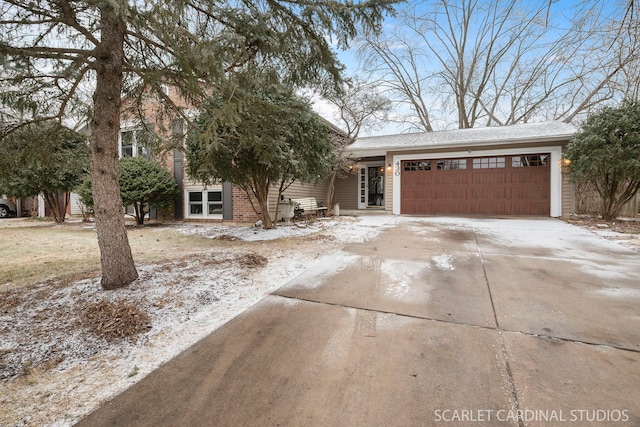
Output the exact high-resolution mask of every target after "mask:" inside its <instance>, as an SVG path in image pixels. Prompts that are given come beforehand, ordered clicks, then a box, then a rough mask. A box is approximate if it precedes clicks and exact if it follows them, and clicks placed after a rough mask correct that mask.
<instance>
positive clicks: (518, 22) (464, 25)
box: [358, 0, 640, 131]
mask: <svg viewBox="0 0 640 427" xmlns="http://www.w3.org/2000/svg"><path fill="white" fill-rule="evenodd" d="M618 6H619V7H618ZM636 8H637V6H636V5H635V3H633V2H631V3H629V2H628V0H625V1H621V2H620V4H619V5H612V4H611V2H605V1H604V0H590V1H586V2H575V3H574V4H573V5H572V4H569V5H568V3H567V2H549V1H547V0H539V1H537V2H521V1H517V0H500V1H488V0H456V1H445V0H440V1H435V2H432V1H425V2H418V3H411V4H410V5H407V7H405V8H403V9H402V10H401V11H400V16H399V18H398V19H397V20H396V21H394V24H395V25H393V26H392V25H390V24H388V25H387V26H386V27H385V31H384V32H383V33H382V34H380V35H379V36H371V35H367V36H365V37H363V38H361V39H360V40H359V43H358V54H359V58H360V60H361V63H362V65H363V67H364V68H365V70H366V71H368V72H369V75H370V76H371V78H375V79H378V80H379V81H380V82H381V86H382V87H386V88H387V89H388V90H389V93H390V94H391V96H392V97H393V99H394V101H395V102H396V103H397V104H399V105H406V106H409V107H410V108H409V112H408V113H407V115H406V116H405V117H404V118H403V120H405V121H406V122H407V123H408V124H409V126H408V127H409V129H414V130H422V131H431V130H434V129H444V128H450V127H456V128H469V127H477V126H492V125H508V124H513V123H522V122H527V121H539V120H563V121H567V122H571V121H575V120H576V119H578V118H581V117H584V115H585V113H587V112H588V111H590V110H591V109H592V108H593V107H594V106H597V105H599V104H601V103H606V102H609V101H616V100H617V101H620V100H622V99H623V98H624V97H629V95H630V94H633V89H632V88H634V87H636V86H637V84H636V82H637V81H638V80H639V77H640V75H638V73H637V72H638V69H639V68H638V64H639V63H640V59H639V58H640V45H639V44H638V30H639V29H638V25H637V22H636V21H635V20H634V19H633V16H636V14H635V9H636ZM630 88H631V89H630ZM636 93H637V91H636Z"/></svg>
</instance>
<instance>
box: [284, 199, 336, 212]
mask: <svg viewBox="0 0 640 427" xmlns="http://www.w3.org/2000/svg"><path fill="white" fill-rule="evenodd" d="M291 201H292V202H293V204H294V205H295V206H296V213H298V212H299V213H300V214H302V215H304V216H307V215H322V216H324V215H326V213H327V208H326V207H325V206H318V202H317V201H316V198H315V197H305V198H302V199H291Z"/></svg>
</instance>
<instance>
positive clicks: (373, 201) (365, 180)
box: [358, 163, 385, 209]
mask: <svg viewBox="0 0 640 427" xmlns="http://www.w3.org/2000/svg"><path fill="white" fill-rule="evenodd" d="M384 175H385V174H384V164H383V163H380V164H367V165H361V166H360V167H359V176H358V184H359V188H358V193H359V194H358V208H359V209H384V204H385V199H384V188H385V176H384Z"/></svg>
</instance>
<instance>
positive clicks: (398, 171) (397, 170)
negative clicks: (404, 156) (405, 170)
mask: <svg viewBox="0 0 640 427" xmlns="http://www.w3.org/2000/svg"><path fill="white" fill-rule="evenodd" d="M395 168H396V171H395V172H394V175H395V176H400V161H399V160H398V161H397V162H396V165H395Z"/></svg>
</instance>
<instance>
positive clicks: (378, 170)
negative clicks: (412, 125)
mask: <svg viewBox="0 0 640 427" xmlns="http://www.w3.org/2000/svg"><path fill="white" fill-rule="evenodd" d="M575 132H576V128H575V127H574V126H572V125H570V124H567V123H563V122H555V121H554V122H545V123H528V124H517V125H511V126H502V127H486V128H474V129H461V130H446V131H439V132H428V133H427V132H425V133H407V134H399V135H383V136H374V137H365V138H358V139H357V140H356V141H355V142H354V143H353V144H351V145H350V146H349V147H348V149H347V155H349V156H351V157H352V158H354V159H357V163H356V164H355V168H354V171H353V172H354V173H353V174H352V175H350V176H349V177H348V178H347V179H344V180H338V181H337V182H336V189H335V194H336V202H337V203H339V204H340V211H341V212H346V213H356V212H362V211H369V210H379V211H384V212H386V213H388V214H394V215H399V214H424V215H535V216H552V217H560V216H563V215H565V216H566V215H569V214H570V213H571V211H572V203H573V202H572V198H573V191H572V185H571V184H570V182H569V179H568V177H567V176H566V175H565V174H564V173H563V158H562V153H563V152H564V150H565V149H566V147H567V144H568V143H569V140H570V139H571V137H572V136H573V134H574V133H575Z"/></svg>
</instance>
